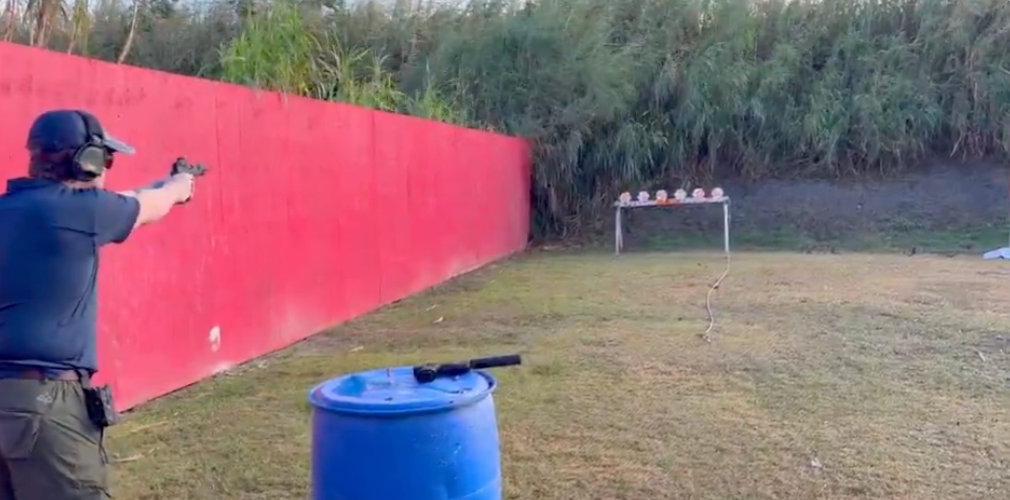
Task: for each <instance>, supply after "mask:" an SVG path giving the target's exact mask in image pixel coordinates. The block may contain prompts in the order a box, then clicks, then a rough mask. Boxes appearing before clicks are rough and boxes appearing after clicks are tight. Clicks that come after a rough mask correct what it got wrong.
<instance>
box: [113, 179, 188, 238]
mask: <svg viewBox="0 0 1010 500" xmlns="http://www.w3.org/2000/svg"><path fill="white" fill-rule="evenodd" d="M119 194H121V195H123V196H128V197H131V198H136V199H137V202H138V203H139V204H140V212H139V214H138V215H137V222H136V223H135V224H134V226H133V227H134V228H137V227H140V226H143V225H144V224H150V223H152V222H155V221H157V220H159V219H161V218H162V217H164V216H166V215H168V212H169V211H171V210H172V207H173V206H174V205H177V204H179V203H184V202H186V201H188V200H189V198H190V197H191V196H192V195H193V176H192V175H190V174H175V175H173V176H171V177H169V178H167V179H164V180H160V181H157V182H155V183H154V184H151V185H150V186H147V187H143V188H138V189H131V190H129V191H120V192H119Z"/></svg>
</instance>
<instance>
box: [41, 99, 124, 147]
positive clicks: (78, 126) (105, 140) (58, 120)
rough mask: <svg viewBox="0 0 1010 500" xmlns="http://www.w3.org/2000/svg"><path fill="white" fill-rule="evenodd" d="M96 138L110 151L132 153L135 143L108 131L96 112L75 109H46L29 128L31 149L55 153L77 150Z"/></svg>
mask: <svg viewBox="0 0 1010 500" xmlns="http://www.w3.org/2000/svg"><path fill="white" fill-rule="evenodd" d="M92 138H94V139H96V140H97V142H99V143H100V144H101V145H103V146H105V148H106V149H108V150H109V151H114V152H116V153H123V154H128V155H132V154H133V153H134V152H136V150H134V149H133V146H130V145H129V144H127V143H125V142H123V141H121V140H119V139H116V138H115V137H112V136H111V135H109V134H107V133H105V130H104V129H103V128H102V124H101V123H99V122H98V118H95V115H93V114H91V113H88V112H87V111H81V110H75V109H57V110H52V111H46V112H45V113H42V114H41V115H39V116H38V118H35V121H34V122H32V126H31V128H30V129H28V148H29V149H38V150H40V151H42V152H46V153H53V152H57V151H62V150H65V149H77V148H79V147H81V146H83V145H85V144H87V143H88V142H89V141H90V140H91V139H92Z"/></svg>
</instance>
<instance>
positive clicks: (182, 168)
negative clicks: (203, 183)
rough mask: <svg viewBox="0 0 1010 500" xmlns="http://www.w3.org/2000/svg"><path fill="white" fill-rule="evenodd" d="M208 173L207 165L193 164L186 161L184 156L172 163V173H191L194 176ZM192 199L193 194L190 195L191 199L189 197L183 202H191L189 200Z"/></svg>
mask: <svg viewBox="0 0 1010 500" xmlns="http://www.w3.org/2000/svg"><path fill="white" fill-rule="evenodd" d="M206 173H207V167H205V166H203V164H202V163H197V164H192V163H190V162H188V161H186V158H184V157H182V156H180V157H179V158H178V159H176V160H175V163H173V164H172V172H171V175H177V174H189V175H192V176H193V177H203V175H204V174H206ZM192 199H193V196H192V195H190V197H189V199H187V200H186V201H184V202H183V203H189V200H192Z"/></svg>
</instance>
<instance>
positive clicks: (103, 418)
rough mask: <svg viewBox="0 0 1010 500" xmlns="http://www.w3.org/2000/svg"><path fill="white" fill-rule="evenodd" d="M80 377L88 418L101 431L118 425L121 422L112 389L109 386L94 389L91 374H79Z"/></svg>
mask: <svg viewBox="0 0 1010 500" xmlns="http://www.w3.org/2000/svg"><path fill="white" fill-rule="evenodd" d="M79 375H80V378H81V388H83V389H84V404H85V405H86V406H87V408H88V418H90V419H91V421H92V422H94V424H95V425H97V426H98V427H99V428H100V429H105V428H107V427H112V426H113V425H116V423H118V422H119V413H118V412H117V411H116V404H115V401H113V399H112V387H110V386H108V385H103V386H101V387H94V386H92V385H91V375H90V374H89V373H87V372H79Z"/></svg>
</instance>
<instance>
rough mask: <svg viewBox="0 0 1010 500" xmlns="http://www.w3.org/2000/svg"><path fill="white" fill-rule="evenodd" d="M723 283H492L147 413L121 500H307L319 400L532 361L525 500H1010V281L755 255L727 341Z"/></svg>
mask: <svg viewBox="0 0 1010 500" xmlns="http://www.w3.org/2000/svg"><path fill="white" fill-rule="evenodd" d="M723 265H724V262H723V260H721V256H720V255H718V254H701V253H698V254H659V253H655V254H627V255H624V256H622V257H621V258H619V259H616V260H615V259H614V258H613V257H612V256H608V255H601V254H597V255H588V254H580V255H575V254H563V253H549V252H548V253H544V252H541V253H538V254H533V255H528V256H524V257H521V258H518V259H516V260H514V261H511V262H507V263H504V264H500V265H495V266H491V267H488V268H486V269H484V270H481V271H478V272H476V273H473V274H471V275H468V276H465V277H463V278H461V279H459V280H457V281H455V282H453V283H450V284H448V285H445V286H443V287H441V288H439V289H437V290H434V291H432V292H430V293H426V294H423V295H420V296H417V297H415V298H412V299H410V300H407V301H404V302H402V303H400V304H397V305H395V306H392V307H389V308H386V309H384V310H382V311H380V312H378V313H375V314H372V315H369V316H367V317H364V318H361V319H360V320H357V321H354V322H352V323H351V324H347V325H344V326H341V327H339V328H337V329H335V330H333V331H332V332H329V333H327V334H325V335H322V336H319V337H316V338H314V339H312V340H310V341H308V342H305V343H302V344H300V345H297V346H295V347H293V348H291V349H289V350H287V351H285V352H282V353H279V354H277V355H274V356H271V357H268V358H266V359H263V360H260V361H257V362H253V363H250V364H249V365H248V366H246V367H243V368H242V369H239V370H237V371H236V372H235V373H233V374H229V375H224V376H220V377H218V378H216V379H214V380H210V381H207V382H205V383H202V384H199V385H197V386H195V387H192V388H190V389H187V390H184V391H181V392H180V393H178V394H175V395H172V396H169V397H166V398H163V399H161V400H159V401H156V402H154V403H151V404H148V405H146V406H144V407H143V408H141V409H139V410H138V411H136V412H134V413H133V414H132V416H131V417H130V420H129V421H128V422H126V423H124V424H123V425H121V426H119V427H117V428H115V429H114V432H113V433H112V436H111V441H110V450H111V452H112V453H114V456H115V457H116V459H117V460H118V461H119V463H118V464H117V465H116V467H115V482H116V491H115V493H116V494H117V498H121V499H126V500H145V499H151V500H153V499H163V500H210V499H214V500H230V499H249V500H252V499H264V500H265V499H270V500H287V499H304V498H307V494H308V479H307V477H308V452H309V435H308V419H309V408H308V406H307V404H306V403H305V392H306V390H307V389H308V388H309V387H310V386H311V385H313V384H315V383H316V382H319V381H321V380H324V379H326V378H328V377H330V376H332V375H335V374H339V373H344V372H348V371H351V370H357V369H361V368H366V367H376V366H384V365H390V364H406V363H412V362H417V361H428V360H441V359H453V358H458V357H469V356H475V355H485V354H496V353H503V352H510V351H521V352H523V353H524V354H525V356H526V357H525V360H526V364H525V365H524V366H522V367H519V368H516V369H505V370H501V371H499V372H498V375H499V378H500V379H501V382H502V385H501V388H500V390H499V392H498V393H497V394H496V401H497V404H498V411H499V419H500V425H501V435H502V446H503V450H502V453H503V457H502V458H503V468H504V474H505V480H506V493H507V495H506V497H507V498H509V499H523V500H527V499H528V500H562V499H565V500H569V499H570V500H576V499H578V500H589V499H598V500H623V499H627V500H654V499H711V500H734V499H740V500H744V499H746V500H759V499H773V498H774V499H796V500H815V499H837V500H843V499H844V500H849V499H875V498H879V499H893V500H905V499H907V500H912V499H915V500H932V499H936V500H965V499H993V498H1002V497H1005V495H1006V488H1007V486H1008V485H1010V413H1008V408H1010V390H1008V389H1010V379H1008V376H1010V301H1008V299H1010V265H1008V264H1005V263H997V262H984V261H981V260H980V259H978V258H977V257H964V258H962V257H954V258H948V257H931V256H922V255H916V256H914V257H908V256H903V255H887V256H879V255H878V256H869V255H793V254H770V253H764V254H757V253H755V254H743V253H741V254H737V255H736V256H735V257H734V262H733V270H732V272H731V274H730V275H729V278H728V279H727V280H726V281H725V283H724V284H723V286H722V287H721V290H720V291H719V292H718V293H717V294H716V297H715V306H716V316H717V326H716V329H715V331H714V333H713V335H712V336H711V338H710V340H711V342H706V341H705V340H704V339H703V338H702V337H701V336H700V335H699V334H700V333H701V332H703V331H704V330H705V327H706V326H707V323H706V313H705V308H704V302H705V293H706V291H707V289H708V285H709V284H710V283H711V281H712V280H713V279H714V278H716V277H717V276H718V275H719V274H720V273H721V272H722V270H723ZM390 500H394V499H390ZM395 500H407V499H395Z"/></svg>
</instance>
